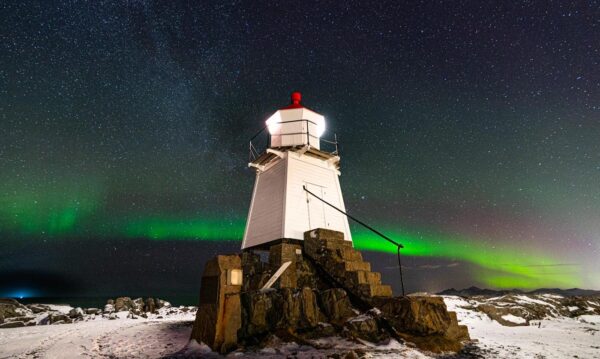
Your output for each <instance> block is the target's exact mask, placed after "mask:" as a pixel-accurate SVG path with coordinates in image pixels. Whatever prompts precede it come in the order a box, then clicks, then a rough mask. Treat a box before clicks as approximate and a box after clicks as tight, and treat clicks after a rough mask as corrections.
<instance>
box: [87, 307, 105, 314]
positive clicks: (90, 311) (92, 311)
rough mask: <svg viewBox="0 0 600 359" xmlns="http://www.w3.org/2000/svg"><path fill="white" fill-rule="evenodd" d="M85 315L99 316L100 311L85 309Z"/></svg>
mask: <svg viewBox="0 0 600 359" xmlns="http://www.w3.org/2000/svg"><path fill="white" fill-rule="evenodd" d="M85 313H86V314H100V313H102V311H101V310H100V309H99V308H87V309H86V310H85Z"/></svg>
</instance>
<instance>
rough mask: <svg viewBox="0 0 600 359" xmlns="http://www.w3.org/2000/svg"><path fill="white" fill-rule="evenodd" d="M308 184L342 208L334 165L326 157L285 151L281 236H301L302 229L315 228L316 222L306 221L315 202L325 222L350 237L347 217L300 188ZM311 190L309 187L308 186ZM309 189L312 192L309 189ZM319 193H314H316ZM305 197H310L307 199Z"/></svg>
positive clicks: (314, 206) (325, 198) (314, 208)
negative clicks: (283, 218) (285, 168)
mask: <svg viewBox="0 0 600 359" xmlns="http://www.w3.org/2000/svg"><path fill="white" fill-rule="evenodd" d="M305 184H309V185H310V187H312V188H319V187H320V189H321V191H319V192H321V193H322V197H321V198H323V199H324V200H326V201H327V202H329V203H331V204H333V205H334V206H336V207H338V208H339V209H341V210H342V211H346V208H345V206H344V199H343V197H342V190H341V187H340V181H339V177H338V171H337V169H336V168H335V165H334V164H332V163H329V162H327V161H324V160H321V159H317V158H314V157H310V156H307V155H300V154H298V153H297V152H288V177H287V193H286V200H285V228H284V234H285V238H298V239H302V238H303V237H304V232H306V231H308V230H311V229H315V228H319V227H320V226H319V225H318V224H321V223H322V222H320V221H318V222H317V223H310V221H309V218H311V217H314V216H315V215H314V213H313V214H312V216H311V213H309V209H310V210H312V211H315V210H317V211H321V209H320V208H319V205H321V206H322V208H323V209H322V211H323V212H324V217H325V220H324V222H325V226H323V227H322V228H327V229H331V230H335V231H339V232H342V233H344V238H345V239H346V240H349V241H351V240H352V236H351V234H350V226H349V225H348V218H347V217H346V216H344V215H343V214H341V213H339V212H338V211H336V210H335V209H333V208H331V207H329V206H328V205H326V204H324V203H323V202H321V201H319V200H318V199H316V198H314V197H312V196H310V195H309V194H308V193H306V192H305V191H304V189H303V188H302V186H303V185H305ZM309 190H311V188H309ZM311 192H314V191H312V190H311ZM321 193H315V194H317V195H320V194H321ZM307 199H308V200H309V201H310V202H308V203H307Z"/></svg>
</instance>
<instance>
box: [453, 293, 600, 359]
mask: <svg viewBox="0 0 600 359" xmlns="http://www.w3.org/2000/svg"><path fill="white" fill-rule="evenodd" d="M496 299H497V298H496ZM519 300H521V301H523V302H525V301H526V302H532V303H536V304H539V305H545V306H548V305H549V304H548V303H547V302H543V303H540V302H541V301H540V300H537V299H531V298H526V299H525V298H519ZM444 301H445V302H446V305H447V306H448V310H452V311H455V312H456V313H457V316H458V320H459V322H460V323H461V324H464V325H466V326H467V327H468V328H469V334H470V336H471V338H472V339H477V343H476V346H477V347H478V348H479V349H480V352H479V351H478V354H480V355H482V356H483V357H484V358H600V332H599V331H600V315H582V316H579V317H577V318H568V317H562V316H561V317H555V318H552V317H547V318H546V319H541V320H533V321H530V323H529V325H524V326H504V325H501V324H500V323H498V322H497V321H495V320H492V319H490V318H489V317H488V316H487V315H486V314H484V313H481V312H478V311H474V310H473V309H471V308H473V306H474V305H477V304H480V303H478V302H477V301H474V300H466V299H463V298H460V297H452V296H447V297H444ZM509 315H510V314H509ZM510 316H511V318H509V319H508V318H507V320H509V321H511V322H515V323H523V322H525V319H524V318H521V317H516V316H513V315H510Z"/></svg>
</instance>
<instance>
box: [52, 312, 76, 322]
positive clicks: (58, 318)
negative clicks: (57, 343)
mask: <svg viewBox="0 0 600 359" xmlns="http://www.w3.org/2000/svg"><path fill="white" fill-rule="evenodd" d="M48 319H49V323H50V324H62V323H72V322H73V321H72V320H71V318H69V316H68V315H67V314H62V313H58V312H57V313H50V315H49V318H48Z"/></svg>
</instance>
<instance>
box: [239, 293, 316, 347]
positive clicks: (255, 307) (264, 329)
mask: <svg viewBox="0 0 600 359" xmlns="http://www.w3.org/2000/svg"><path fill="white" fill-rule="evenodd" d="M241 298H242V328H243V330H242V333H241V335H242V336H243V337H244V338H245V339H254V337H258V336H261V335H265V334H267V333H269V332H277V331H279V330H284V331H289V332H297V331H307V330H310V329H314V328H316V327H318V325H319V322H321V321H323V320H324V318H325V316H324V315H323V313H322V312H321V310H320V308H319V306H318V303H317V296H316V295H315V292H314V291H313V290H312V289H311V288H308V287H305V288H302V289H301V290H297V289H291V288H284V289H281V290H271V291H264V292H261V291H254V292H250V293H242V295H241Z"/></svg>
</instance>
